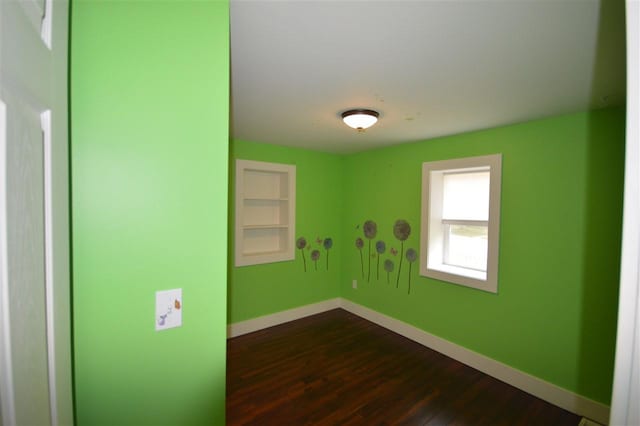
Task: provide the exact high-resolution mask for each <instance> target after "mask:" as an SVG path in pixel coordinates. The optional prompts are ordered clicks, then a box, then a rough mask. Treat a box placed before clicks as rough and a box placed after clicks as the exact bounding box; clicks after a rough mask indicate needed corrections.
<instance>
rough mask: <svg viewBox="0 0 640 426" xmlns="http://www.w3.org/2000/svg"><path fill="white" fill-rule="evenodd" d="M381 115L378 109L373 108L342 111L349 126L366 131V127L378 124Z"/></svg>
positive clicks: (343, 118) (345, 122) (343, 119)
mask: <svg viewBox="0 0 640 426" xmlns="http://www.w3.org/2000/svg"><path fill="white" fill-rule="evenodd" d="M379 116H380V114H378V112H377V111H373V110H371V109H350V110H348V111H345V112H343V113H342V121H344V124H346V125H347V126H349V127H351V128H353V129H356V130H357V131H359V132H364V130H365V129H368V128H369V127H371V126H373V125H374V124H376V122H377V121H378V117H379Z"/></svg>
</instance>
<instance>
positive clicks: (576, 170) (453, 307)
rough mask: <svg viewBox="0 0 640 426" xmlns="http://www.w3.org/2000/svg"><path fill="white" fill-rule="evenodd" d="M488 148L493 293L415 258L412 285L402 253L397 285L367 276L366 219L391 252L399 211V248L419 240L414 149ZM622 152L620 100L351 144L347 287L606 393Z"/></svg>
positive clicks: (428, 155) (470, 343)
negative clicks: (492, 159)
mask: <svg viewBox="0 0 640 426" xmlns="http://www.w3.org/2000/svg"><path fill="white" fill-rule="evenodd" d="M493 153H502V155H503V158H502V164H503V166H502V167H503V168H502V208H501V229H500V264H499V278H498V279H499V282H498V294H497V295H496V294H491V293H486V292H482V291H479V290H474V289H471V288H467V287H462V286H458V285H454V284H449V283H445V282H441V281H437V280H433V279H427V278H425V277H420V276H419V273H418V272H419V266H418V262H416V263H415V264H413V265H412V271H411V272H412V277H411V281H412V284H411V285H412V290H411V294H407V287H408V269H407V263H406V260H404V261H403V262H404V265H403V269H402V275H401V278H400V288H399V289H396V288H395V282H392V284H391V285H387V284H386V279H385V280H382V278H383V277H382V276H381V280H380V281H374V282H371V283H362V278H361V270H360V268H361V266H360V258H359V254H360V253H359V252H358V250H357V249H356V247H355V243H354V241H355V239H356V238H357V237H363V238H364V236H363V234H362V230H361V228H362V224H363V223H364V221H365V220H368V219H372V220H374V221H376V222H377V224H378V238H376V239H383V240H385V241H386V242H387V246H388V247H387V248H388V249H389V245H391V246H393V247H394V248H396V249H397V250H398V251H399V250H400V244H399V242H398V241H397V240H396V239H395V238H394V236H393V230H392V227H393V224H394V222H395V220H396V219H405V220H407V221H409V223H410V224H411V225H412V233H411V236H410V238H409V239H408V240H407V243H406V245H405V250H406V248H407V247H414V248H415V249H417V250H419V249H420V244H419V235H420V220H419V217H420V199H421V194H420V193H421V164H422V162H424V161H432V160H442V159H449V158H456V157H467V156H476V155H486V154H493ZM623 164H624V111H622V110H620V109H608V110H599V111H594V112H589V113H580V114H573V115H566V116H559V117H553V118H549V119H545V120H539V121H535V122H529V123H524V124H518V125H513V126H508V127H501V128H496V129H491V130H485V131H479V132H474V133H467V134H461V135H457V136H451V137H443V138H438V139H432V140H428V141H425V142H420V143H411V144H404V145H399V146H395V147H389V148H385V149H379V150H374V151H369V152H363V153H359V154H355V155H350V156H347V157H346V158H345V164H344V170H345V173H344V181H343V185H344V198H343V200H344V208H343V210H342V213H343V234H342V237H343V240H345V243H344V246H345V248H344V249H343V252H344V255H343V275H342V280H341V296H342V297H345V298H347V299H350V300H352V301H354V302H357V303H359V304H362V305H365V306H368V307H370V308H372V309H374V310H376V311H379V312H382V313H384V314H387V315H389V316H392V317H394V318H397V319H399V320H402V321H405V322H407V323H410V324H412V325H415V326H416V327H419V328H421V329H423V330H425V331H428V332H430V333H432V334H435V335H437V336H440V337H442V338H445V339H447V340H449V341H452V342H455V343H457V344H459V345H462V346H464V347H466V348H469V349H471V350H473V351H476V352H479V353H481V354H483V355H486V356H488V357H490V358H493V359H495V360H498V361H501V362H503V363H505V364H508V365H511V366H513V367H515V368H517V369H519V370H522V371H525V372H527V373H530V374H532V375H534V376H537V377H539V378H542V379H544V380H546V381H549V382H552V383H555V384H557V385H559V386H561V387H563V388H566V389H569V390H571V391H574V392H576V393H578V394H581V395H584V396H586V397H589V398H591V399H594V400H597V401H600V402H603V403H606V404H608V403H609V401H610V392H611V384H612V372H613V360H614V345H615V331H616V313H617V296H618V278H619V277H618V268H619V259H620V239H621V222H622V221H621V217H622V187H623ZM358 225H360V229H356V227H357V226H358ZM365 241H367V240H366V239H365ZM365 244H366V243H365ZM366 249H367V246H366V245H365V250H364V251H365V252H366ZM388 253H389V251H387V254H385V255H383V257H382V259H383V260H384V259H386V258H393V259H394V260H395V262H396V270H397V263H398V260H399V256H400V255H399V254H398V255H397V256H395V257H394V256H391V255H389V254H388ZM365 259H366V255H365ZM365 262H366V260H365ZM365 270H366V266H365ZM352 279H359V281H360V283H359V288H358V289H357V290H354V289H352V288H351V280H352Z"/></svg>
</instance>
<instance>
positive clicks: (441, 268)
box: [420, 154, 502, 293]
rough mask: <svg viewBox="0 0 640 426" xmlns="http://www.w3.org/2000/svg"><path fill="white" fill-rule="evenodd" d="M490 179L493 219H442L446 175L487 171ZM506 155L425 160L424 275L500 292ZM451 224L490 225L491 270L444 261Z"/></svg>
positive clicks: (423, 205) (422, 241)
mask: <svg viewBox="0 0 640 426" xmlns="http://www.w3.org/2000/svg"><path fill="white" fill-rule="evenodd" d="M486 170H488V171H489V173H490V178H489V179H490V180H489V220H488V221H487V222H485V221H468V220H463V221H458V220H455V221H451V220H444V221H443V219H442V195H443V190H444V189H443V176H444V175H445V174H446V173H468V172H474V171H486ZM501 180H502V154H493V155H484V156H479V157H467V158H456V159H452V160H442V161H430V162H425V163H422V214H421V227H420V251H421V253H422V254H423V255H422V256H420V275H422V276H425V277H429V278H435V279H438V280H441V281H446V282H450V283H454V284H459V285H463V286H467V287H471V288H476V289H478V290H483V291H488V292H491V293H497V292H498V253H499V240H500V192H501V191H500V186H501ZM449 224H463V225H481V226H484V225H485V224H486V225H487V226H488V230H487V235H488V247H487V270H486V272H484V271H478V270H474V269H471V268H464V267H458V266H453V265H447V264H445V262H444V253H445V249H444V245H445V240H446V238H445V235H444V227H445V226H447V225H449Z"/></svg>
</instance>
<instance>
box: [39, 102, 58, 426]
mask: <svg viewBox="0 0 640 426" xmlns="http://www.w3.org/2000/svg"><path fill="white" fill-rule="evenodd" d="M40 122H41V127H42V144H43V153H44V182H43V187H44V261H45V264H44V265H45V266H44V271H45V272H44V273H45V275H44V283H45V303H46V307H45V313H46V317H47V320H46V321H47V367H48V372H49V410H50V414H51V425H52V426H57V425H58V394H57V392H56V346H55V299H54V267H53V146H52V143H51V122H52V120H51V110H47V111H45V112H43V113H42V114H40Z"/></svg>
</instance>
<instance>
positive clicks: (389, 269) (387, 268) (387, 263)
mask: <svg viewBox="0 0 640 426" xmlns="http://www.w3.org/2000/svg"><path fill="white" fill-rule="evenodd" d="M384 270H385V271H387V284H389V274H391V273H392V272H393V260H391V259H387V260H385V261H384Z"/></svg>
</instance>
